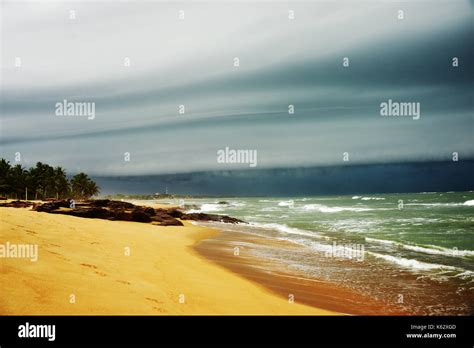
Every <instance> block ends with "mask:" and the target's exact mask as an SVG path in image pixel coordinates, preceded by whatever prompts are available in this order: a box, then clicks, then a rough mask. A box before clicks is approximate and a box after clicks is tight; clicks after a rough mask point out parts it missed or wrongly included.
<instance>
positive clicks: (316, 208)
mask: <svg viewBox="0 0 474 348" xmlns="http://www.w3.org/2000/svg"><path fill="white" fill-rule="evenodd" d="M301 209H303V210H305V211H319V212H321V213H339V212H341V211H353V212H361V211H370V210H374V209H371V208H356V207H328V206H327V205H323V204H306V205H304V206H303V207H302V208H301Z"/></svg>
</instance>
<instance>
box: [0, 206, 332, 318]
mask: <svg viewBox="0 0 474 348" xmlns="http://www.w3.org/2000/svg"><path fill="white" fill-rule="evenodd" d="M215 233H216V231H215V230H212V229H209V228H205V227H198V226H194V225H192V224H190V223H188V222H185V226H184V227H174V226H167V227H164V226H154V225H151V224H145V223H136V222H126V221H108V220H99V219H84V218H77V217H73V216H66V215H54V214H48V213H38V212H35V211H31V210H29V209H21V208H0V243H1V244H5V243H6V242H9V243H16V244H37V245H38V251H39V256H38V261H37V262H32V261H30V260H29V259H21V258H0V283H1V284H2V290H1V294H0V314H3V315H28V314H30V315H40V314H45V315H55V314H56V315H74V314H104V315H105V314H108V315H127V314H142V315H160V314H192V315H194V314H270V315H272V314H288V315H293V314H304V315H328V314H336V313H334V312H330V311H326V310H322V309H318V308H316V307H312V306H307V305H302V304H298V303H289V302H288V300H287V299H285V298H284V297H281V296H278V295H276V294H274V293H272V292H270V291H269V290H267V289H265V288H264V287H262V286H260V285H258V284H256V283H254V282H251V281H249V280H247V279H245V278H243V277H240V276H238V275H236V274H235V273H233V272H232V271H229V270H227V269H225V268H223V267H221V266H219V265H216V264H214V263H212V262H211V261H208V260H206V259H205V258H203V257H202V256H200V255H199V254H198V253H197V252H196V251H195V250H194V249H193V248H192V246H193V245H194V244H196V243H197V242H199V241H200V240H203V239H205V238H206V237H209V236H212V235H213V234H215ZM128 252H129V253H128ZM128 254H129V255H128ZM72 299H74V300H75V302H74V303H71V300H72Z"/></svg>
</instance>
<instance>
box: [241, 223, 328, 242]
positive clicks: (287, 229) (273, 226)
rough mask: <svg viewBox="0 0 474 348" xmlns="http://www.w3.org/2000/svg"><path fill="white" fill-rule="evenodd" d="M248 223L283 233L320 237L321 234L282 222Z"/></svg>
mask: <svg viewBox="0 0 474 348" xmlns="http://www.w3.org/2000/svg"><path fill="white" fill-rule="evenodd" d="M249 225H250V226H254V227H257V228H263V229H271V230H276V231H278V232H282V233H285V234H295V235H300V236H307V237H316V238H321V236H319V235H318V234H317V233H316V232H312V231H307V230H302V229H300V228H295V227H290V226H287V225H284V224H277V223H259V222H251V223H249Z"/></svg>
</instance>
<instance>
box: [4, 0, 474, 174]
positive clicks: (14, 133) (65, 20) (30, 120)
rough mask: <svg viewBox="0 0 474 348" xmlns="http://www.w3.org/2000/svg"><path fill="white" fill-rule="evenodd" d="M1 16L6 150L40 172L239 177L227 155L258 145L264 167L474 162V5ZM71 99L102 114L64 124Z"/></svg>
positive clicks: (9, 4)
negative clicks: (393, 113) (401, 108)
mask: <svg viewBox="0 0 474 348" xmlns="http://www.w3.org/2000/svg"><path fill="white" fill-rule="evenodd" d="M1 7H2V11H1V12H2V18H1V20H2V22H1V30H2V33H1V35H2V37H1V38H2V40H1V41H2V47H1V48H2V52H1V58H2V62H1V64H2V65H1V73H2V109H1V124H0V135H1V138H0V144H1V148H0V157H4V158H7V159H8V160H10V161H12V162H13V161H14V159H15V158H14V156H15V153H16V152H20V153H21V160H22V161H21V163H22V164H23V165H25V166H27V167H29V166H31V165H34V163H35V162H36V161H43V162H46V163H49V164H52V165H61V166H63V167H65V168H66V169H67V170H68V172H69V173H74V172H77V171H80V170H81V171H86V172H88V173H91V174H94V175H139V174H140V175H141V174H160V173H177V172H191V171H200V170H212V169H224V170H227V169H232V168H234V167H232V166H227V167H225V168H223V167H222V164H219V163H217V161H216V152H217V151H218V150H219V149H223V148H225V147H226V146H228V147H230V148H234V149H255V150H257V151H258V168H273V167H297V166H315V165H316V166H317V165H332V164H340V163H342V159H343V152H348V153H349V159H350V161H349V163H355V164H356V163H380V162H382V163H383V162H405V161H434V160H447V161H449V160H450V159H451V154H452V152H458V153H459V156H460V159H461V160H462V159H467V158H471V159H472V158H474V145H473V141H472V135H473V133H474V132H473V131H474V116H473V97H474V95H473V76H474V68H473V58H474V52H473V47H474V45H473V34H474V29H473V23H474V16H473V12H474V6H473V5H472V2H469V1H461V0H459V1H457V0H450V1H406V2H405V1H404V2H395V1H319V2H274V1H266V2H258V3H257V2H254V3H250V2H236V1H226V2H217V1H209V2H190V1H185V2H178V3H173V2H144V1H140V2H131V1H126V2H119V3H111V2H108V1H97V2H95V1H89V2H84V1H81V2H68V3H61V2H55V1H36V2H17V1H14V2H13V1H2V3H1ZM71 10H73V11H75V19H70V16H71V12H70V11H71ZM181 10H183V11H184V19H180V18H179V14H180V12H179V11H181ZM289 10H293V11H294V15H295V18H294V19H293V20H290V19H289V18H288V15H289V13H288V11H289ZM399 10H403V11H404V19H403V20H400V19H398V18H397V17H398V15H399V13H398V11H399ZM16 57H19V58H20V59H21V66H20V67H15V58H16ZM126 57H128V58H130V62H131V65H130V66H129V67H125V66H124V59H125V58H126ZM235 57H238V58H239V60H240V66H239V67H234V66H233V64H234V58H235ZM344 57H348V58H349V67H343V65H342V63H343V58H344ZM453 57H458V58H459V66H458V67H456V68H454V67H452V58H453ZM63 99H67V100H69V101H82V102H94V103H95V118H94V119H93V120H88V119H87V118H85V117H58V116H56V115H55V104H56V103H57V102H61V101H62V100H63ZM388 99H392V100H394V101H401V102H419V103H420V107H421V117H420V119H419V120H413V119H412V118H402V117H382V116H380V103H382V102H384V101H387V100H388ZM181 104H183V105H185V114H184V115H182V114H179V113H178V107H179V105H181ZM289 104H293V105H294V106H295V114H294V115H289V114H288V105H289ZM124 152H129V153H130V162H126V161H124ZM235 168H242V166H240V167H239V166H236V167H235ZM249 170H251V169H249Z"/></svg>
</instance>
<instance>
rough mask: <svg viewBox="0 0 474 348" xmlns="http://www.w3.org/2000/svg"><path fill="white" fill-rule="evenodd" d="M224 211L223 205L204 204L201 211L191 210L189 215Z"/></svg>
mask: <svg viewBox="0 0 474 348" xmlns="http://www.w3.org/2000/svg"><path fill="white" fill-rule="evenodd" d="M221 210H223V207H222V204H215V203H204V204H202V205H201V207H200V208H199V209H193V210H190V211H189V212H188V213H208V212H214V211H221Z"/></svg>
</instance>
